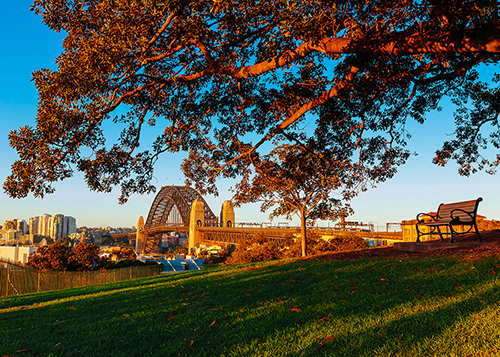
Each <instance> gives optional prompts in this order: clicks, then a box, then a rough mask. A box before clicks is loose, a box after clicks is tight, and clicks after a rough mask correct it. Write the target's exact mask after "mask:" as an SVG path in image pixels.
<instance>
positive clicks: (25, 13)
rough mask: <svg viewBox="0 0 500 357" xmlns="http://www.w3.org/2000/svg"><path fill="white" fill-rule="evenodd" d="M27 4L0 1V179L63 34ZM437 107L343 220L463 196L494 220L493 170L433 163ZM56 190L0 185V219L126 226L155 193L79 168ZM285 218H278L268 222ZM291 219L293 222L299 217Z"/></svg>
mask: <svg viewBox="0 0 500 357" xmlns="http://www.w3.org/2000/svg"><path fill="white" fill-rule="evenodd" d="M30 5H31V1H25V0H23V1H18V2H4V3H3V4H2V5H1V6H0V8H1V10H2V11H1V15H0V16H1V17H2V23H1V24H0V26H2V31H1V35H0V38H1V45H2V47H3V48H5V49H9V50H8V52H9V53H10V58H9V56H3V58H2V59H0V61H2V62H1V69H0V78H1V79H2V83H3V85H2V87H1V88H0V121H1V123H2V131H1V134H2V135H1V136H0V149H1V150H2V155H1V157H0V178H1V181H2V183H3V181H4V180H5V178H6V177H7V175H8V174H9V172H10V165H11V164H12V163H13V162H14V160H16V158H17V155H16V153H15V151H14V150H13V149H11V148H10V147H9V145H8V133H9V132H10V131H11V130H13V129H18V128H19V127H20V126H23V125H34V124H35V117H36V108H37V92H36V90H35V86H34V84H33V82H32V81H31V73H32V71H34V70H37V69H40V68H43V67H47V68H55V65H54V61H55V58H56V57H57V56H58V55H59V53H60V52H61V43H62V40H63V38H64V35H63V34H57V33H55V32H52V31H50V30H49V29H48V28H47V27H46V26H45V25H43V24H42V23H41V17H39V16H36V15H35V14H34V13H33V12H30V11H29V7H30ZM14 58H15V60H13V59H14ZM484 71H485V72H489V71H491V68H485V69H484ZM441 104H442V107H443V111H441V112H433V113H429V114H428V115H427V118H428V122H427V123H426V124H424V125H420V124H417V123H414V122H411V121H410V122H409V123H408V124H407V130H408V131H409V132H410V133H411V134H412V138H411V140H410V141H409V144H408V149H409V150H410V151H412V152H413V151H414V152H417V153H418V156H412V157H411V158H410V159H409V160H408V163H407V164H406V165H404V166H402V167H400V168H399V172H398V173H397V174H396V176H395V177H394V178H393V179H391V180H388V181H387V182H384V183H382V184H379V185H378V188H376V189H369V190H368V191H367V192H364V193H361V194H360V195H359V196H358V197H356V198H354V199H353V200H352V202H351V205H352V207H353V209H354V211H355V214H354V215H353V216H351V217H348V219H347V220H348V221H357V222H364V223H369V222H372V223H373V224H374V225H376V227H377V228H378V229H379V230H383V229H385V224H386V223H399V222H401V221H402V220H407V219H413V218H415V216H416V215H417V213H419V212H424V211H425V212H428V211H433V210H436V209H437V206H438V205H439V203H441V202H445V203H446V202H454V201H461V200H469V199H475V198H477V197H479V196H481V197H483V199H484V201H483V202H482V203H481V204H480V206H479V210H478V213H479V214H481V215H484V216H486V217H487V218H488V219H500V212H499V211H498V208H497V207H496V202H498V201H499V200H500V193H498V190H497V187H498V182H499V179H500V177H499V176H498V174H497V175H496V176H490V175H487V174H486V173H484V172H480V173H478V174H475V175H472V176H471V177H469V178H466V177H461V176H459V175H458V173H457V171H456V165H455V164H454V163H450V164H449V165H448V166H447V167H445V168H440V167H437V166H435V165H433V164H432V163H431V161H432V157H433V154H434V152H435V150H437V149H439V148H440V145H441V144H442V143H443V141H444V140H446V139H447V138H449V136H448V135H449V134H451V133H452V132H453V109H452V107H451V105H449V103H446V102H444V103H441ZM106 130H107V131H106V133H107V135H109V136H110V141H112V140H114V139H115V138H116V136H117V135H118V132H117V129H116V128H115V127H113V126H108V127H106ZM148 130H149V134H153V132H154V131H155V130H156V131H158V130H162V128H161V122H160V121H159V125H158V126H157V127H156V128H152V129H148ZM145 145H147V138H146V141H145ZM144 147H145V146H144ZM144 147H141V148H144ZM490 153H494V152H493V151H490ZM185 156H186V155H183V154H175V155H170V154H165V155H163V156H162V157H160V159H159V160H158V163H157V165H156V171H155V176H156V178H157V183H156V185H157V191H159V189H160V187H161V186H164V185H167V184H169V185H171V184H175V185H183V184H184V178H183V176H182V173H181V172H180V169H179V166H180V163H181V161H182V159H183V158H184V157H185ZM234 183H235V182H234V181H228V180H221V181H220V184H219V191H220V196H219V197H212V196H208V197H206V198H205V199H206V201H207V202H208V204H209V206H210V207H211V209H212V211H213V212H214V213H215V214H218V212H219V211H220V206H221V205H222V203H223V202H224V200H229V199H231V196H232V195H231V193H230V192H229V191H228V189H229V187H231V186H233V185H234ZM55 188H56V192H55V193H54V194H52V195H48V196H46V197H45V198H44V199H43V200H41V199H34V198H32V197H31V196H30V197H28V198H25V199H20V200H19V199H11V198H9V197H7V196H6V195H5V194H4V193H3V190H2V193H1V194H0V202H1V209H0V220H2V222H3V221H5V220H9V219H13V218H20V219H26V218H29V217H31V216H36V215H40V214H41V213H44V212H53V213H57V212H71V215H72V216H74V217H78V224H79V226H89V227H99V226H114V227H120V226H121V227H130V226H135V225H136V224H137V220H138V218H139V216H143V217H145V218H146V217H147V215H148V212H149V208H150V206H151V203H152V202H153V199H154V197H155V194H149V195H142V196H139V195H134V196H132V197H131V198H130V200H129V202H128V203H127V204H125V205H119V204H118V196H119V194H120V193H119V188H118V189H115V190H114V191H113V192H112V193H96V192H90V191H89V190H88V188H87V187H86V185H85V182H84V178H83V176H82V175H81V174H79V173H76V174H75V176H74V177H73V178H71V179H68V180H66V181H64V182H59V183H56V184H55ZM268 213H269V212H268ZM268 213H261V212H260V206H259V205H258V204H253V205H248V206H244V207H241V208H238V207H237V208H235V214H236V222H241V221H243V222H266V221H268ZM284 221H285V220H284V219H277V220H275V221H274V222H284ZM294 222H295V223H298V220H294ZM325 225H326V223H325Z"/></svg>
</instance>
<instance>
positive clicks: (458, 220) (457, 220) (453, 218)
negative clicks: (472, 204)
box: [450, 208, 475, 222]
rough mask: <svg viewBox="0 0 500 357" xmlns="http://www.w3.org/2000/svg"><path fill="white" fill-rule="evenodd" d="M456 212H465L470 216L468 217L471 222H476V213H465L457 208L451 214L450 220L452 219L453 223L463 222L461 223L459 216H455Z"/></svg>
mask: <svg viewBox="0 0 500 357" xmlns="http://www.w3.org/2000/svg"><path fill="white" fill-rule="evenodd" d="M456 211H459V212H463V213H465V214H466V215H468V216H469V217H470V220H471V221H473V220H474V216H475V213H474V211H473V212H467V211H464V210H463V209H460V208H457V209H454V210H453V211H451V212H450V218H451V220H452V222H461V221H460V217H458V216H453V214H454V213H455V212H456Z"/></svg>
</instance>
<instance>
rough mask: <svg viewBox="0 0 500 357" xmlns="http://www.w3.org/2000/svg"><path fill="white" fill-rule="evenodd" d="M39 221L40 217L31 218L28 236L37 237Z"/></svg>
mask: <svg viewBox="0 0 500 357" xmlns="http://www.w3.org/2000/svg"><path fill="white" fill-rule="evenodd" d="M39 221H40V216H36V217H31V218H30V224H29V232H30V234H37V235H38V222H39Z"/></svg>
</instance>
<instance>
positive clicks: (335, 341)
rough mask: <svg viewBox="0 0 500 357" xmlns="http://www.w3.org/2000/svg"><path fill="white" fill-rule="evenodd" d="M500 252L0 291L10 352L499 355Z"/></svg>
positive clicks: (296, 264)
mask: <svg viewBox="0 0 500 357" xmlns="http://www.w3.org/2000/svg"><path fill="white" fill-rule="evenodd" d="M499 274H500V257H496V256H493V257H482V258H477V259H470V258H469V259H468V258H467V257H459V256H457V257H446V256H435V257H430V258H419V257H413V258H392V259H383V258H379V259H361V260H314V259H310V260H289V261H279V262H268V263H258V264H250V265H243V266H235V267H226V268H221V269H213V270H204V271H197V272H186V273H178V274H175V275H166V276H165V275H164V276H160V277H155V278H145V279H139V280H134V281H129V282H121V283H117V284H107V285H100V286H93V287H87V288H79V289H71V290H63V291H56V292H48V293H41V294H31V295H25V296H18V297H7V298H2V299H0V336H1V337H0V355H8V356H444V355H446V356H468V355H471V356H475V355H480V356H484V355H486V356H489V355H491V356H493V355H499V354H500V332H499V331H500V279H499Z"/></svg>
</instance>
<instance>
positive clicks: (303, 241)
mask: <svg viewBox="0 0 500 357" xmlns="http://www.w3.org/2000/svg"><path fill="white" fill-rule="evenodd" d="M300 243H301V247H302V256H303V257H306V256H307V227H306V217H305V214H304V210H303V209H302V210H301V211H300Z"/></svg>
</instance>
